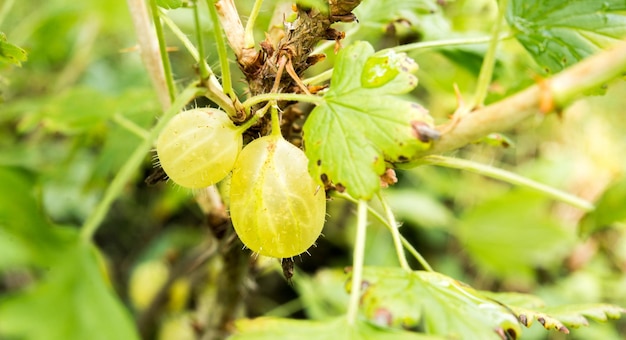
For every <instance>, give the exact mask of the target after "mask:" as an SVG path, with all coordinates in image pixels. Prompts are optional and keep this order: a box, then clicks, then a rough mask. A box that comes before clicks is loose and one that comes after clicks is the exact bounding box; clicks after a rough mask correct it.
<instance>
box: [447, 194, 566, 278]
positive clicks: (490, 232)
mask: <svg viewBox="0 0 626 340" xmlns="http://www.w3.org/2000/svg"><path fill="white" fill-rule="evenodd" d="M549 204H550V201H549V200H548V199H547V198H545V197H544V196H542V195H540V194H537V193H533V192H529V191H523V190H515V191H511V192H509V193H507V194H504V195H501V196H499V197H496V198H493V199H491V200H487V201H485V202H482V203H481V204H479V205H476V206H475V207H473V208H471V209H468V210H467V211H466V212H465V213H464V214H463V216H462V217H461V222H460V228H459V229H458V231H457V235H458V237H459V239H460V241H461V242H462V244H463V245H464V247H465V250H466V251H467V252H468V253H469V255H470V257H471V258H472V259H473V260H474V261H475V262H476V264H478V265H479V266H480V267H481V268H482V269H483V270H485V271H486V272H487V273H491V274H496V275H498V276H500V277H503V278H514V279H515V280H517V281H520V282H523V281H527V280H531V279H532V278H533V275H535V274H534V271H535V268H536V267H542V268H551V267H553V266H558V265H560V263H561V261H562V259H563V258H564V256H565V255H566V254H567V251H568V248H569V246H571V245H572V244H573V240H574V235H573V234H572V233H568V232H567V231H566V229H565V228H564V227H563V226H562V225H560V224H559V223H558V222H557V220H555V219H554V218H552V217H550V216H549V215H548V214H547V212H548V209H549Z"/></svg>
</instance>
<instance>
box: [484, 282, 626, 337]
mask: <svg viewBox="0 0 626 340" xmlns="http://www.w3.org/2000/svg"><path fill="white" fill-rule="evenodd" d="M482 293H483V294H484V295H486V296H488V297H490V298H492V299H494V300H497V301H498V302H500V303H503V304H505V305H506V306H507V307H508V308H510V309H511V310H512V311H513V313H515V315H516V316H517V318H518V320H520V322H521V323H522V324H523V325H524V326H526V327H530V326H531V325H532V324H533V322H534V321H535V320H536V321H537V322H539V323H541V325H542V326H543V327H544V328H545V329H547V330H556V331H559V332H561V333H566V334H568V333H569V329H568V327H571V328H579V327H580V326H588V325H589V321H588V318H589V319H593V320H596V321H601V322H604V321H607V320H608V319H619V318H620V317H621V314H622V313H626V309H624V308H622V307H619V306H615V305H609V304H603V303H592V304H577V305H563V306H548V307H546V306H545V304H544V302H543V301H542V300H541V299H540V298H538V297H536V296H534V295H529V294H521V293H494V292H482Z"/></svg>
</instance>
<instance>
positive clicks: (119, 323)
mask: <svg viewBox="0 0 626 340" xmlns="http://www.w3.org/2000/svg"><path fill="white" fill-rule="evenodd" d="M0 182H2V183H3V188H2V191H3V195H0V239H2V241H0V244H2V243H6V244H7V245H8V247H0V274H4V273H5V272H6V271H9V270H13V271H16V270H20V271H22V272H24V273H25V274H24V275H25V276H26V277H27V278H29V279H30V280H32V282H30V285H29V286H28V287H25V288H22V289H21V290H19V291H13V292H11V293H10V294H5V295H1V296H0V320H2V322H0V338H5V336H6V337H9V338H12V337H17V338H25V339H76V340H78V339H137V338H138V336H137V334H136V332H135V328H134V325H133V323H132V321H131V318H130V315H129V314H128V312H127V311H126V310H125V309H124V307H123V306H122V305H121V303H120V302H119V300H117V298H116V297H115V296H114V294H113V291H112V289H111V287H110V286H107V283H106V280H105V278H104V276H103V273H102V271H101V268H102V263H101V261H100V260H99V259H98V258H97V257H96V250H95V249H94V248H92V247H91V246H90V245H87V244H83V243H81V242H80V241H79V239H78V234H77V233H76V231H75V230H73V229H69V228H61V227H53V226H51V225H49V223H48V222H47V221H46V219H45V218H44V217H43V215H42V214H41V211H40V209H39V207H38V202H37V201H36V200H35V198H34V193H35V182H34V180H33V179H32V178H31V177H29V176H28V175H26V174H24V173H22V172H20V171H19V170H18V169H14V168H5V167H2V168H0ZM7 190H10V191H11V193H12V194H11V195H7V194H6V193H7ZM33 324H36V327H33Z"/></svg>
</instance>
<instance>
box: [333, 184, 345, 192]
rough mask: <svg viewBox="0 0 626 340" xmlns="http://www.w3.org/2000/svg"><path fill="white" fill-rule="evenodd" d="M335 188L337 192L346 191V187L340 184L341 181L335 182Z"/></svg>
mask: <svg viewBox="0 0 626 340" xmlns="http://www.w3.org/2000/svg"><path fill="white" fill-rule="evenodd" d="M335 189H336V190H337V191H338V192H341V193H343V192H345V191H346V187H344V186H343V184H341V183H337V184H335Z"/></svg>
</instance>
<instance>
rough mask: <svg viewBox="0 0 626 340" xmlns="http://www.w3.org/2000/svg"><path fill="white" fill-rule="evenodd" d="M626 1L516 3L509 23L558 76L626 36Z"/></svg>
mask: <svg viewBox="0 0 626 340" xmlns="http://www.w3.org/2000/svg"><path fill="white" fill-rule="evenodd" d="M624 10H626V2H624V1H623V0H607V1H598V0H573V1H561V0H551V1H540V0H530V1H528V0H514V1H512V3H511V5H510V6H509V8H508V11H507V20H508V21H509V23H510V24H511V26H513V27H514V29H515V30H516V31H517V32H516V35H515V37H516V38H517V40H519V42H520V43H521V44H522V45H523V46H524V48H525V49H526V50H527V51H528V52H529V53H530V54H531V55H532V56H533V58H534V59H535V61H536V62H537V63H538V64H539V65H540V66H541V67H542V68H543V69H544V71H545V72H546V73H556V72H558V71H560V70H562V69H563V68H565V67H567V66H569V65H572V64H575V63H576V62H578V61H580V60H581V59H583V58H585V57H587V56H589V55H591V54H593V53H595V52H597V51H600V50H601V49H604V48H606V47H608V46H610V45H612V44H614V43H615V42H617V41H618V40H620V39H621V38H623V37H624V36H625V35H626V15H625V14H624V12H623V11H624Z"/></svg>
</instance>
